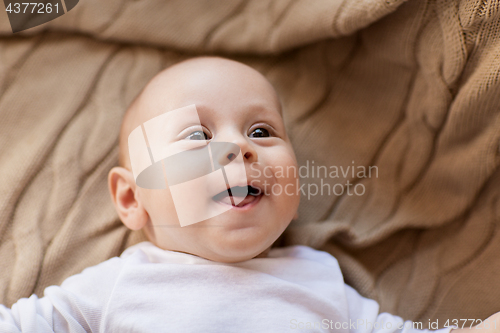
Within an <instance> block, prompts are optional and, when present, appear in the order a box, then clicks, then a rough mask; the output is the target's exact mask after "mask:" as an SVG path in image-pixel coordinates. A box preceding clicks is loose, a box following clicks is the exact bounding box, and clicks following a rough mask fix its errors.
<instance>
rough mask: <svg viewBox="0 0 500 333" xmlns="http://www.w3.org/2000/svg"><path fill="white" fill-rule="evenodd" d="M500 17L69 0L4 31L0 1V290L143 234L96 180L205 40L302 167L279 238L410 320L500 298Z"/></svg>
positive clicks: (475, 313) (12, 293)
mask: <svg viewBox="0 0 500 333" xmlns="http://www.w3.org/2000/svg"><path fill="white" fill-rule="evenodd" d="M499 22H500V1H499V0H488V1H480V0H468V1H466V0H461V1H459V0H409V1H407V2H404V1H400V0H355V1H351V0H316V1H312V0H253V1H250V0H238V1H237V0H234V1H219V0H197V1H194V0H172V1H165V0H141V1H131V0H128V1H127V0H113V1H111V0H106V1H102V0H82V1H80V4H78V5H77V7H75V8H74V9H73V10H72V11H71V12H69V13H68V14H66V15H64V16H62V17H60V18H58V19H56V20H54V21H52V22H49V23H47V24H44V25H42V26H39V27H37V28H33V29H30V30H28V31H25V32H22V33H18V34H15V35H12V33H11V31H10V27H9V25H8V20H7V15H6V14H5V12H2V13H0V301H1V302H2V303H3V304H6V305H11V304H12V303H13V302H15V301H16V300H17V299H18V298H20V297H26V296H29V295H30V294H31V293H37V294H38V295H42V294H43V289H44V288H45V287H46V286H48V285H50V284H59V283H61V282H62V281H63V280H64V279H65V278H66V277H68V276H69V275H72V274H75V273H78V272H80V271H81V270H82V269H83V268H85V267H87V266H91V265H94V264H97V263H99V262H101V261H103V260H105V259H107V258H110V257H112V256H115V255H119V254H120V252H121V251H122V250H123V249H124V248H126V247H127V246H129V245H130V244H134V243H136V242H138V241H140V240H141V239H143V238H142V236H141V234H139V233H131V232H129V231H127V230H126V229H125V228H124V227H123V226H122V225H121V224H120V222H119V220H118V218H117V215H116V213H115V212H114V209H113V207H112V205H111V201H110V199H109V194H108V192H107V184H106V175H107V172H108V170H109V169H110V168H111V167H112V166H113V165H115V164H116V163H117V135H118V129H119V125H120V119H121V115H122V114H123V112H124V110H125V108H126V106H127V105H128V103H129V102H130V101H131V100H132V99H133V97H134V96H135V95H136V94H137V92H138V91H139V90H140V89H141V88H142V87H143V86H144V84H145V83H146V82H147V81H148V80H149V79H150V78H151V77H152V76H153V75H154V74H155V73H157V72H158V71H160V70H161V69H162V68H165V67H166V66H169V65H171V64H173V63H175V62H178V61H180V60H182V59H185V58H187V57H191V56H194V55H197V54H207V53H211V54H219V55H223V56H227V57H231V58H234V59H237V60H240V61H243V62H245V63H248V64H250V65H251V66H253V67H255V68H256V69H258V70H259V71H261V72H262V73H264V74H265V75H266V76H267V77H268V78H269V80H270V81H271V82H272V83H273V84H274V85H275V86H276V88H277V90H278V92H279V93H280V95H281V98H282V101H283V105H284V107H285V120H286V124H287V126H288V128H289V134H290V137H291V139H292V141H293V144H294V146H295V148H296V152H297V156H298V159H299V163H300V164H301V165H303V166H307V165H309V168H308V170H309V172H311V173H312V171H311V170H314V171H315V172H316V173H315V175H314V176H312V174H311V173H310V174H308V175H306V174H305V171H306V169H305V168H304V170H303V176H304V177H303V178H302V183H303V184H305V187H304V192H305V193H304V195H303V196H302V202H301V206H300V211H299V220H297V221H295V222H294V223H293V224H292V225H291V226H290V228H289V229H288V230H287V232H286V234H285V235H284V237H283V238H282V244H308V245H311V246H313V247H316V248H320V249H324V250H326V251H329V252H330V253H332V254H334V255H335V256H336V257H337V258H338V260H339V262H340V264H341V267H342V269H343V272H344V276H345V279H346V282H347V283H349V284H351V285H352V286H354V287H355V288H356V289H357V290H359V292H360V293H361V294H363V295H365V296H367V297H371V298H374V299H376V300H378V301H379V303H380V304H381V310H382V311H388V312H392V313H394V314H397V315H400V316H402V317H404V318H405V319H412V320H417V321H422V322H423V326H424V327H425V326H427V324H428V320H429V319H430V320H436V319H439V324H440V326H442V325H443V324H444V323H445V320H446V319H454V318H456V319H460V318H469V319H470V318H474V319H478V318H481V319H484V318H485V317H487V316H488V315H490V314H491V313H493V312H495V311H499V310H500V301H498V300H499V299H500V288H497V286H498V285H499V284H500V274H499V273H500V270H499V268H498V267H500V233H499V232H497V229H496V228H497V225H498V223H500V169H499V164H500V150H499V145H500V89H499V87H500V83H499V79H500V58H499V53H500V24H499ZM313 162H314V167H317V166H323V168H320V169H319V170H317V169H314V168H312V166H313ZM348 167H350V168H349V169H347V168H348ZM363 167H364V168H365V169H366V174H363V173H358V171H359V170H361V169H362V168H363ZM370 167H371V169H370ZM325 168H327V169H328V174H327V175H325V172H324V170H325ZM353 168H354V169H355V170H356V173H355V174H353V173H352V172H351V171H352V170H353ZM335 170H337V171H338V172H337V174H335V172H334V171H335ZM368 170H371V171H372V174H371V175H369V174H368ZM317 171H320V176H319V177H318V174H317ZM345 171H347V172H345ZM348 181H349V184H350V185H349V184H348V183H347V182H348ZM325 184H326V185H325ZM337 184H339V185H337ZM341 185H344V187H342V186H341ZM315 186H316V188H317V189H318V190H320V189H321V188H323V189H324V193H323V195H321V193H320V192H319V193H318V194H315V195H313V193H314V190H315ZM327 186H329V189H330V190H332V189H333V190H335V191H336V192H335V193H333V194H332V193H326V190H327ZM354 186H357V187H354ZM349 189H350V192H348V191H347V190H349ZM341 190H343V191H342V192H341ZM354 190H357V193H353V192H354ZM362 191H363V192H362ZM349 193H350V194H349ZM337 194H339V195H337ZM308 196H309V198H308ZM497 274H499V275H497ZM469 324H470V322H469Z"/></svg>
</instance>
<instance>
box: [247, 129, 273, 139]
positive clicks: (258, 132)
mask: <svg viewBox="0 0 500 333" xmlns="http://www.w3.org/2000/svg"><path fill="white" fill-rule="evenodd" d="M270 136H271V135H270V134H269V131H268V130H267V129H265V128H262V127H259V128H256V129H254V130H253V131H252V133H250V135H249V137H251V138H267V137H270Z"/></svg>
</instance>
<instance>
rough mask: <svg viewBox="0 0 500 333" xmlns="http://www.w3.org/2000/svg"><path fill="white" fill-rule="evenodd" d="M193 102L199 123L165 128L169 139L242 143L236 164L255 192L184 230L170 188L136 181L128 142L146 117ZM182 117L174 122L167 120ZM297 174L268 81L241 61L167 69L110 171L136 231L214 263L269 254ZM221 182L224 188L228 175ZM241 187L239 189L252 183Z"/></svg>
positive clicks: (127, 121)
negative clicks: (156, 187)
mask: <svg viewBox="0 0 500 333" xmlns="http://www.w3.org/2000/svg"><path fill="white" fill-rule="evenodd" d="M189 105H194V106H195V108H196V109H195V110H196V111H197V114H198V117H199V124H201V126H200V125H199V124H198V125H193V126H187V125H186V126H184V125H180V126H177V127H176V126H173V127H172V126H168V129H169V131H170V132H173V133H168V135H169V137H170V138H172V141H176V142H175V143H176V144H177V143H180V144H191V143H193V142H197V143H200V142H206V143H208V142H210V143H211V145H212V146H214V145H216V143H218V142H226V143H230V144H231V143H232V144H233V145H232V146H235V145H237V146H235V147H238V146H239V148H240V150H241V155H238V156H240V160H239V161H241V162H242V163H243V165H244V167H243V169H242V170H244V172H243V173H246V178H247V181H248V184H251V185H253V186H254V187H253V188H252V187H250V192H252V190H253V191H254V193H252V194H254V195H251V194H249V195H247V196H246V197H245V195H244V194H243V195H242V197H240V198H239V200H238V202H240V203H239V204H237V205H236V204H235V201H234V200H233V199H234V198H236V197H234V198H233V197H232V196H227V195H215V196H213V200H214V202H215V204H216V205H226V206H225V207H226V208H225V209H226V210H227V211H225V212H223V213H221V214H218V215H216V216H213V217H210V218H208V219H205V220H203V221H200V222H198V223H194V224H190V225H185V226H181V224H182V223H180V221H179V216H178V214H177V211H176V207H175V205H174V200H173V197H172V193H173V192H172V190H171V189H170V188H169V186H168V184H167V186H166V188H164V189H148V188H143V187H140V186H138V185H137V184H136V180H135V179H134V174H133V173H132V171H133V170H132V167H131V160H130V156H129V147H128V143H129V141H128V138H129V135H130V133H131V132H132V131H133V130H134V129H136V128H138V126H139V129H140V128H141V127H140V126H141V125H142V124H144V123H145V122H147V121H148V120H150V119H152V118H155V117H157V116H159V115H162V114H166V115H168V112H169V111H174V110H179V109H180V108H183V107H186V106H189ZM172 114H174V113H172ZM176 119H177V120H176ZM181 119H182V117H181V118H179V117H177V118H176V117H173V118H171V120H170V121H171V122H174V123H175V122H177V121H179V122H181ZM179 124H180V123H179ZM170 125H175V124H170ZM174 128H175V129H174ZM186 140H187V141H186ZM193 140H196V141H193ZM205 140H206V141H205ZM234 144H235V145H234ZM212 150H213V148H212ZM234 156H235V155H234V154H232V153H229V154H225V155H224V156H223V157H224V158H227V162H228V163H229V162H230V161H231V160H232V159H233V158H234ZM212 162H213V161H212ZM219 162H220V163H221V164H222V165H224V164H225V163H224V162H223V161H222V162H221V161H219ZM165 163H168V161H167V162H165ZM228 163H226V164H228ZM163 167H164V168H163V170H165V165H164V166H163ZM296 170H297V162H296V159H295V155H294V152H293V149H292V146H291V143H290V140H289V138H288V136H287V134H286V131H285V126H284V123H283V119H282V115H281V104H280V102H279V98H278V96H277V95H276V92H275V90H274V88H273V87H272V86H271V84H270V83H269V82H268V81H267V80H266V79H265V78H264V76H262V75H261V74H260V73H258V72H257V71H255V70H254V69H252V68H250V67H248V66H246V65H244V64H241V63H238V62H236V61H232V60H227V59H222V58H216V57H201V58H194V59H190V60H187V61H183V62H181V63H179V64H176V65H174V66H171V67H169V68H167V69H166V70H164V71H162V72H161V73H159V74H158V75H156V76H155V77H154V78H153V79H152V80H151V81H150V82H149V83H148V84H147V85H146V87H145V88H144V89H143V91H142V92H141V93H140V94H139V95H138V97H137V98H136V99H135V100H134V101H133V102H132V104H131V105H130V107H129V109H128V110H127V112H126V114H125V116H124V119H123V122H122V128H121V132H120V167H116V168H113V169H112V170H111V171H110V173H109V189H110V192H111V196H112V199H113V203H114V205H115V208H116V211H117V212H118V215H119V217H120V219H121V220H122V222H123V223H124V224H125V225H126V226H127V227H128V228H130V229H132V230H139V229H143V230H144V233H145V235H146V236H147V237H148V239H149V240H150V241H151V242H152V243H154V244H155V245H157V246H158V247H160V248H163V249H166V250H172V251H179V252H186V253H190V254H194V255H197V256H200V257H203V258H206V259H210V260H214V261H221V262H238V261H243V260H248V259H251V258H253V257H256V256H258V255H259V254H261V253H263V252H265V251H266V250H267V249H269V247H270V246H271V245H272V244H273V242H274V241H275V240H276V239H277V238H278V237H279V236H280V235H281V233H282V232H283V231H284V230H285V228H286V227H287V226H288V224H289V223H290V221H291V220H292V219H293V217H294V216H295V215H296V212H297V208H298V204H299V195H298V191H297V185H298V181H297V175H296ZM224 177H226V178H225V179H226V184H227V175H225V176H224ZM167 178H168V177H167ZM237 185H239V187H238V188H240V189H241V188H242V186H246V185H247V184H241V183H238V184H237ZM231 186H232V185H231ZM245 189H246V187H245ZM223 192H224V193H228V192H231V190H229V191H223ZM233 192H234V189H233ZM256 194H257V195H256ZM243 197H244V198H245V199H243ZM211 198H212V197H211ZM192 204H193V205H196V203H192ZM220 207H222V206H220Z"/></svg>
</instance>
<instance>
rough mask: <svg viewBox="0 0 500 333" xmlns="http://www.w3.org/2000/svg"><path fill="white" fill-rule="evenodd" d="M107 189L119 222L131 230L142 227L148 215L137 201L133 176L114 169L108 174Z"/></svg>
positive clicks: (119, 168) (116, 168) (118, 168)
mask: <svg viewBox="0 0 500 333" xmlns="http://www.w3.org/2000/svg"><path fill="white" fill-rule="evenodd" d="M108 188H109V193H110V194H111V200H112V201H113V204H114V206H115V209H116V212H117V213H118V216H119V217H120V220H121V221H122V222H123V224H125V226H127V228H129V229H132V230H139V229H141V228H142V227H144V226H145V225H146V224H147V222H148V220H149V215H148V213H147V212H146V210H145V209H144V206H143V205H142V204H141V202H140V201H138V200H137V196H136V190H137V185H136V184H135V180H134V176H133V175H132V172H130V171H129V170H127V169H125V168H122V167H114V168H113V169H111V170H110V171H109V174H108Z"/></svg>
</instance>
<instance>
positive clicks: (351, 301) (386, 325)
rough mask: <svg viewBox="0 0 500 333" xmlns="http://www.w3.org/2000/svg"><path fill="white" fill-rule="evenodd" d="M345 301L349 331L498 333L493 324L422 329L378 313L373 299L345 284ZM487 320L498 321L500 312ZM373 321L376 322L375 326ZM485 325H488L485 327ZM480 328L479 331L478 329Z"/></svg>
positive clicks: (411, 323)
mask: <svg viewBox="0 0 500 333" xmlns="http://www.w3.org/2000/svg"><path fill="white" fill-rule="evenodd" d="M345 292H346V298H347V303H348V306H349V319H350V320H351V321H352V322H351V323H354V324H353V325H351V326H350V327H349V331H350V333H376V332H379V331H382V332H384V333H392V332H401V333H410V332H412V333H417V332H418V333H420V332H440V333H448V332H450V333H500V328H495V327H494V325H488V326H486V325H481V324H479V325H476V326H474V327H472V328H465V329H453V328H452V327H448V328H443V329H440V330H436V331H430V330H423V329H419V328H422V326H423V325H422V324H420V323H416V324H417V325H415V323H413V322H412V321H403V319H402V318H401V317H398V316H394V315H391V314H389V313H380V314H379V313H378V311H379V305H378V303H377V302H375V301H374V300H371V299H368V298H364V297H362V296H361V295H359V294H358V292H357V291H356V290H354V289H353V288H351V287H350V286H348V285H345ZM488 319H489V322H490V323H492V322H495V320H496V322H500V312H499V313H496V314H494V315H492V316H491V317H489V318H488ZM375 323H378V325H377V326H376V325H375ZM485 327H489V328H488V329H486V328H485ZM479 330H480V331H479Z"/></svg>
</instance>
